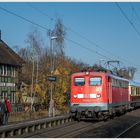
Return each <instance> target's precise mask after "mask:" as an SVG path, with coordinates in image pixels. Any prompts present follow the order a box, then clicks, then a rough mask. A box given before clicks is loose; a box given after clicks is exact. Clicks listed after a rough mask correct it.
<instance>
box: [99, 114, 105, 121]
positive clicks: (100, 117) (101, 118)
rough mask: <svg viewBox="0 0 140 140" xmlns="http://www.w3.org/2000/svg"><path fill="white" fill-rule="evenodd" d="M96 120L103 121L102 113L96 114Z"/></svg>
mask: <svg viewBox="0 0 140 140" xmlns="http://www.w3.org/2000/svg"><path fill="white" fill-rule="evenodd" d="M98 120H99V121H103V120H104V114H103V113H102V112H98Z"/></svg>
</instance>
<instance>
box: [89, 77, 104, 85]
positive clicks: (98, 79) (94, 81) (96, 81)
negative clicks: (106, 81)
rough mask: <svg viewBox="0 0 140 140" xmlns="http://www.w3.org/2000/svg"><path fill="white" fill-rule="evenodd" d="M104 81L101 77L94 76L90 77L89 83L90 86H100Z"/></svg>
mask: <svg viewBox="0 0 140 140" xmlns="http://www.w3.org/2000/svg"><path fill="white" fill-rule="evenodd" d="M101 83H102V79H101V77H93V78H90V79H89V85H90V86H96V85H97V86H99V85H101Z"/></svg>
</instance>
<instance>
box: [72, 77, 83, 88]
mask: <svg viewBox="0 0 140 140" xmlns="http://www.w3.org/2000/svg"><path fill="white" fill-rule="evenodd" d="M74 85H75V86H83V85H85V79H84V78H75V80H74Z"/></svg>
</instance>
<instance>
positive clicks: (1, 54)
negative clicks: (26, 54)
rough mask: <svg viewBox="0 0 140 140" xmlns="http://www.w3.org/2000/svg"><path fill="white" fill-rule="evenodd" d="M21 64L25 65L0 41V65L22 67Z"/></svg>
mask: <svg viewBox="0 0 140 140" xmlns="http://www.w3.org/2000/svg"><path fill="white" fill-rule="evenodd" d="M23 63H25V61H24V60H23V59H22V58H21V57H20V56H19V55H18V54H16V53H15V52H14V51H13V50H12V49H11V48H10V47H9V46H8V45H7V44H6V43H5V42H4V41H3V40H0V64H7V65H13V66H22V64H23Z"/></svg>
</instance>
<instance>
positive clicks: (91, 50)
mask: <svg viewBox="0 0 140 140" xmlns="http://www.w3.org/2000/svg"><path fill="white" fill-rule="evenodd" d="M0 9H1V10H3V11H5V12H7V13H9V14H12V15H14V16H16V17H18V18H20V19H22V20H24V21H26V22H28V23H30V24H33V25H35V26H38V27H39V28H41V29H44V30H46V31H50V30H49V29H48V28H46V27H44V26H42V25H40V24H38V23H36V22H34V21H32V20H29V19H27V18H25V17H23V16H20V15H18V14H16V13H14V12H11V11H10V10H7V9H5V8H3V7H1V6H0ZM66 40H68V41H71V42H72V43H74V44H76V45H78V46H80V47H82V48H84V49H86V50H88V51H90V52H94V53H96V54H97V55H100V56H102V57H104V58H108V59H110V60H113V59H111V58H109V57H107V56H105V55H103V54H101V53H99V52H98V51H94V50H93V49H91V48H88V47H85V46H84V45H82V44H80V43H78V42H77V41H73V40H71V39H68V38H66Z"/></svg>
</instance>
